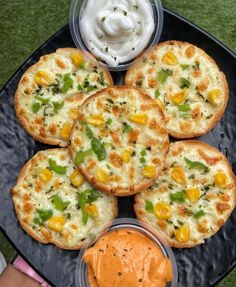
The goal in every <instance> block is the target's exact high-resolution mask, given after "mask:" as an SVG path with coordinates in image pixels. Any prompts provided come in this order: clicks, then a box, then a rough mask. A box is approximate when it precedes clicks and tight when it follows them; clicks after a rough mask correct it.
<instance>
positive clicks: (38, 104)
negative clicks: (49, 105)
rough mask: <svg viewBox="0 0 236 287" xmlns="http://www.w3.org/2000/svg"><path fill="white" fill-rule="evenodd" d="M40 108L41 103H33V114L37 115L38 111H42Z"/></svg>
mask: <svg viewBox="0 0 236 287" xmlns="http://www.w3.org/2000/svg"><path fill="white" fill-rule="evenodd" d="M40 108H41V105H40V103H33V105H32V112H33V113H34V114H37V113H38V111H39V110H40Z"/></svg>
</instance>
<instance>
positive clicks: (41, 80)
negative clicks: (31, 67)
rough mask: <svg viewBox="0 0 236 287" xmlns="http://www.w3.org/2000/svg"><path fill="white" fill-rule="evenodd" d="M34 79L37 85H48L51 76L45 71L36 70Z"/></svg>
mask: <svg viewBox="0 0 236 287" xmlns="http://www.w3.org/2000/svg"><path fill="white" fill-rule="evenodd" d="M34 80H35V82H36V83H37V84H38V85H39V86H48V85H50V84H52V83H53V81H54V79H53V77H52V76H51V75H50V74H49V73H47V72H45V71H37V72H36V73H35V75H34Z"/></svg>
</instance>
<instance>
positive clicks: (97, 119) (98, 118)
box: [86, 115, 105, 127]
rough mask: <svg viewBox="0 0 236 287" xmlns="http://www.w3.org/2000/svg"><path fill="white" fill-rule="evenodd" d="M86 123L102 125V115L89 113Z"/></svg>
mask: <svg viewBox="0 0 236 287" xmlns="http://www.w3.org/2000/svg"><path fill="white" fill-rule="evenodd" d="M86 121H87V123H88V124H90V125H94V126H97V127H101V126H103V125H104V123H105V120H104V118H103V116H102V115H91V116H89V117H88V118H87V120H86Z"/></svg>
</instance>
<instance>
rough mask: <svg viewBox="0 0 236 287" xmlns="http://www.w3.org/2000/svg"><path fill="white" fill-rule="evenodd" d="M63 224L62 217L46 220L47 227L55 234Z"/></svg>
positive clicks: (63, 219)
mask: <svg viewBox="0 0 236 287" xmlns="http://www.w3.org/2000/svg"><path fill="white" fill-rule="evenodd" d="M65 222H66V220H65V218H64V217H63V216H53V217H51V218H50V219H49V220H48V222H47V226H48V227H49V228H50V229H52V230H53V231H55V232H61V231H62V228H63V226H64V225H65Z"/></svg>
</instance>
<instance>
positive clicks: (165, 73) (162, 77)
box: [157, 69, 173, 84]
mask: <svg viewBox="0 0 236 287" xmlns="http://www.w3.org/2000/svg"><path fill="white" fill-rule="evenodd" d="M172 75H173V72H172V71H171V70H168V69H161V70H160V71H159V72H158V74H157V80H158V81H159V82H160V83H161V84H164V83H165V82H166V80H167V78H168V77H171V76H172Z"/></svg>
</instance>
